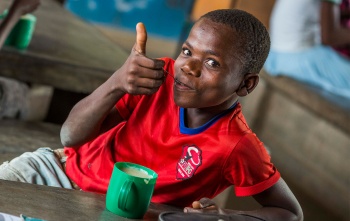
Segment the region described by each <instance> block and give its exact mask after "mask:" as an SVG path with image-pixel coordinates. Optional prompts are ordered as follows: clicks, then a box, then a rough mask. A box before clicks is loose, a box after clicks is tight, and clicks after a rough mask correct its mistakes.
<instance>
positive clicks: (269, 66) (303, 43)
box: [264, 0, 350, 99]
mask: <svg viewBox="0 0 350 221" xmlns="http://www.w3.org/2000/svg"><path fill="white" fill-rule="evenodd" d="M322 1H328V2H333V3H336V4H340V3H341V0H276V3H275V6H274V8H273V12H272V16H271V20H270V36H271V50H270V53H269V56H268V58H267V60H266V62H265V65H264V69H265V70H266V71H267V73H269V74H270V75H273V76H277V75H285V76H288V77H291V78H294V79H296V80H299V81H302V82H305V83H308V84H312V85H314V86H317V87H319V88H322V89H323V90H325V91H327V92H330V93H333V94H336V95H339V96H342V97H345V98H348V99H350V60H349V59H347V58H345V57H343V56H342V55H340V54H339V53H338V52H337V51H335V50H334V49H333V48H331V47H329V46H324V45H322V44H321V42H320V36H321V33H320V22H319V20H320V6H321V2H322ZM339 22H340V21H339Z"/></svg>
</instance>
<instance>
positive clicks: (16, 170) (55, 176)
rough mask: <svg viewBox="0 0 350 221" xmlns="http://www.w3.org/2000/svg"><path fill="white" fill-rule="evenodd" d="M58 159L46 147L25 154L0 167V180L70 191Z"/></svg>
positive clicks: (70, 186) (70, 187)
mask: <svg viewBox="0 0 350 221" xmlns="http://www.w3.org/2000/svg"><path fill="white" fill-rule="evenodd" d="M63 161H65V158H62V159H61V162H60V159H58V158H57V156H56V155H55V154H54V152H53V150H52V149H50V148H48V147H42V148H39V149H37V150H36V151H34V152H26V153H23V154H22V155H20V156H18V157H16V158H14V159H13V160H11V161H6V162H4V163H3V164H2V165H0V179H3V180H10V181H20V182H25V183H32V184H39V185H47V186H54V187H63V188H67V189H72V188H73V187H72V184H71V182H70V180H69V178H68V177H67V175H66V173H65V172H64V169H63V167H62V163H64V162H63Z"/></svg>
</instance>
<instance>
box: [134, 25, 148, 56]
mask: <svg viewBox="0 0 350 221" xmlns="http://www.w3.org/2000/svg"><path fill="white" fill-rule="evenodd" d="M146 43H147V31H146V27H145V25H144V24H143V23H141V22H139V23H137V25H136V43H135V46H134V49H135V50H136V51H137V52H138V53H140V54H143V55H146Z"/></svg>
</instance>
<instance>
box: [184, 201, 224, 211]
mask: <svg viewBox="0 0 350 221" xmlns="http://www.w3.org/2000/svg"><path fill="white" fill-rule="evenodd" d="M184 212H185V213H216V214H223V211H222V210H221V209H220V208H218V207H217V206H216V204H215V203H214V202H213V201H212V200H211V199H209V198H202V199H200V200H199V201H194V202H193V203H192V208H191V207H185V208H184Z"/></svg>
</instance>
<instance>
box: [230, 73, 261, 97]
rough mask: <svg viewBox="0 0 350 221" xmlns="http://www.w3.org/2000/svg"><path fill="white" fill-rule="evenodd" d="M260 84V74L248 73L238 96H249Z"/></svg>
mask: <svg viewBox="0 0 350 221" xmlns="http://www.w3.org/2000/svg"><path fill="white" fill-rule="evenodd" d="M258 83H259V74H258V73H248V74H246V75H244V80H243V81H242V83H241V85H240V86H239V88H238V90H237V93H236V94H237V95H238V96H240V97H244V96H247V95H248V94H250V93H251V92H252V91H253V90H254V89H255V87H256V86H257V85H258Z"/></svg>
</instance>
